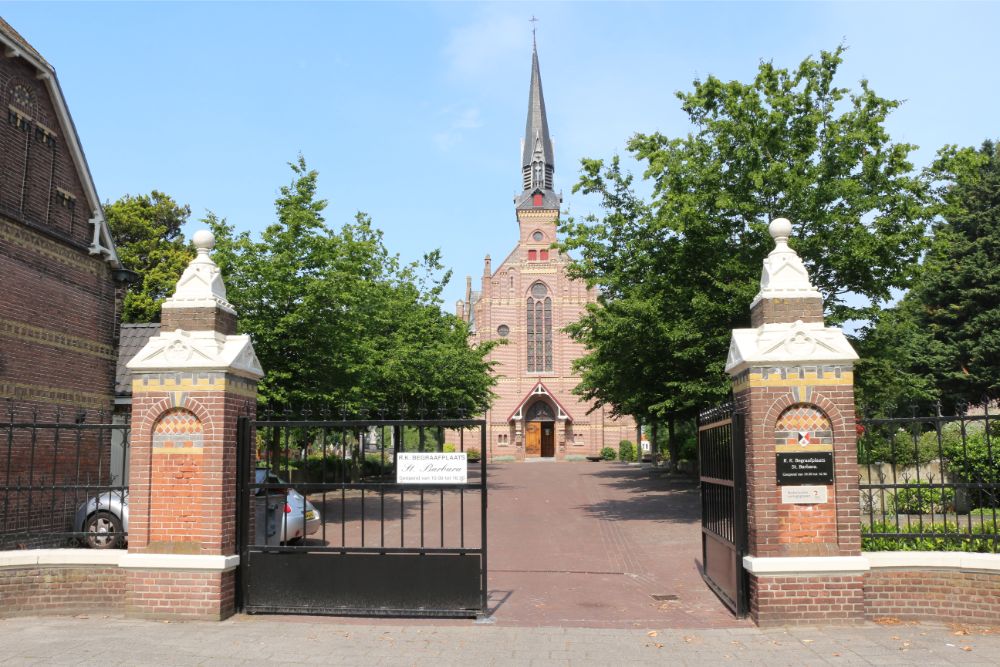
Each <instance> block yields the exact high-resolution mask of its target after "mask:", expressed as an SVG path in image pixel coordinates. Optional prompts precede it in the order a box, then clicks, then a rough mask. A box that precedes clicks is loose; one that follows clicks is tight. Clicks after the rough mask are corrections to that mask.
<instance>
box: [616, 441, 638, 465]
mask: <svg viewBox="0 0 1000 667" xmlns="http://www.w3.org/2000/svg"><path fill="white" fill-rule="evenodd" d="M618 458H619V459H621V460H622V461H635V460H636V455H635V445H633V444H632V441H631V440H622V441H621V442H619V443H618Z"/></svg>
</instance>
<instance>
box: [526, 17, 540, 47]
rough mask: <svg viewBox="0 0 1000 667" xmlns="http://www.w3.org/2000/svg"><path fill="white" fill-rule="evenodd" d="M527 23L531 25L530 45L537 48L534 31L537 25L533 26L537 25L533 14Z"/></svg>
mask: <svg viewBox="0 0 1000 667" xmlns="http://www.w3.org/2000/svg"><path fill="white" fill-rule="evenodd" d="M528 23H530V24H531V45H532V46H533V47H535V48H537V47H538V44H537V43H536V42H535V29H536V28H537V27H538V26H537V25H535V24H536V23H538V19H536V18H535V15H534V14H532V15H531V18H530V19H528Z"/></svg>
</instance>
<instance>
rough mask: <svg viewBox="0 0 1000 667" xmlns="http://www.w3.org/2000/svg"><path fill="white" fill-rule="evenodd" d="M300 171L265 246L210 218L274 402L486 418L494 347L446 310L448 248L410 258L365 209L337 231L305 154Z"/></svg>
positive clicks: (268, 398) (282, 197)
mask: <svg viewBox="0 0 1000 667" xmlns="http://www.w3.org/2000/svg"><path fill="white" fill-rule="evenodd" d="M290 166H291V168H292V171H293V175H294V178H293V181H292V183H291V184H290V185H288V186H285V187H282V188H281V190H280V192H279V195H278V198H277V200H276V201H275V210H276V214H277V221H276V222H275V223H273V224H271V225H270V226H268V227H267V228H266V229H265V230H264V232H263V233H262V234H261V238H260V240H259V241H255V240H253V239H251V237H250V235H249V234H248V233H247V232H243V233H240V234H236V233H235V232H234V230H233V227H232V226H231V225H229V224H228V223H227V222H226V221H225V220H221V219H219V218H217V217H216V216H214V215H210V216H209V217H208V219H207V220H206V222H207V223H208V224H209V226H210V227H211V228H212V230H213V232H214V233H215V236H216V251H215V253H214V255H213V256H214V258H215V260H216V262H217V263H218V264H219V266H220V268H221V269H222V271H223V275H225V276H226V285H227V291H228V297H229V300H230V301H231V302H232V303H233V304H234V305H235V307H236V309H237V311H238V312H239V314H240V320H239V325H240V330H241V331H242V332H244V333H249V334H250V335H251V336H252V337H253V341H254V349H255V350H256V352H257V356H258V358H259V359H260V362H261V364H262V366H263V368H264V370H265V371H266V373H267V375H266V376H265V378H264V380H263V382H262V384H261V398H262V400H263V402H265V403H272V404H283V403H289V402H310V401H322V402H328V403H333V404H334V405H335V406H337V407H338V408H340V407H342V408H343V409H345V410H347V411H348V412H349V413H350V414H356V413H357V411H359V410H362V409H366V410H379V409H383V408H384V409H385V410H388V411H392V412H394V413H396V412H398V411H399V410H400V409H401V406H402V405H403V404H406V405H407V406H408V408H409V410H410V412H411V413H412V412H413V411H414V410H416V409H417V408H418V406H421V405H422V406H424V408H425V409H426V410H427V414H428V415H429V414H431V413H432V411H434V410H436V409H437V408H438V407H439V406H447V407H448V408H449V409H452V410H454V409H464V410H465V411H466V412H467V413H468V414H470V415H471V414H476V413H480V412H483V411H485V410H486V408H487V406H488V405H489V403H490V400H491V397H492V392H491V387H492V385H493V383H494V380H493V378H492V376H491V374H490V372H489V370H490V365H489V362H487V361H486V355H487V354H488V352H489V350H490V349H491V347H490V346H489V345H481V346H479V347H475V348H474V347H470V346H469V345H468V344H467V336H468V330H467V326H466V324H465V323H463V322H462V321H461V320H459V319H458V318H456V317H453V316H451V315H447V314H445V313H443V312H442V311H441V309H440V293H441V290H442V288H443V287H444V285H445V284H446V282H447V280H448V278H449V277H450V272H447V273H444V274H443V275H441V274H442V267H441V264H440V256H439V253H438V252H437V251H434V252H431V253H428V254H427V255H425V256H424V258H423V260H422V261H420V262H414V263H411V264H403V263H401V262H400V260H399V257H398V256H397V255H393V254H390V253H389V251H388V250H387V249H386V247H385V244H384V243H383V238H382V233H381V232H380V231H379V230H377V229H375V228H374V227H373V226H372V223H371V220H370V219H369V218H368V216H366V215H364V214H363V213H359V214H358V215H357V217H356V219H355V220H354V222H353V223H348V224H345V225H343V226H342V227H341V228H340V229H331V228H329V227H327V225H326V223H325V221H324V219H323V216H322V212H323V210H324V208H325V207H326V202H325V201H324V200H321V199H317V197H316V188H317V179H318V173H317V172H316V171H314V170H310V169H308V167H307V166H306V163H305V160H304V159H303V158H301V157H300V158H299V159H298V161H297V162H295V163H293V164H291V165H290Z"/></svg>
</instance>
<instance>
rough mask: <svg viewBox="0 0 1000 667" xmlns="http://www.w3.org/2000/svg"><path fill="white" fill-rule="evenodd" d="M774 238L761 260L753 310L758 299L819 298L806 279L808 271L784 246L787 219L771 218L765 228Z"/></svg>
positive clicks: (789, 226) (789, 231) (789, 232)
mask: <svg viewBox="0 0 1000 667" xmlns="http://www.w3.org/2000/svg"><path fill="white" fill-rule="evenodd" d="M768 231H769V232H770V233H771V237H772V238H773V239H774V250H772V251H771V252H770V253H769V254H768V255H767V257H766V258H765V259H764V269H763V270H762V271H761V274H760V291H759V292H757V296H755V297H754V300H753V303H751V304H750V307H751V308H753V307H754V306H755V305H757V302H758V301H760V300H761V299H821V298H823V295H821V294H820V293H819V290H817V289H816V288H815V287H814V286H813V284H812V282H810V280H809V272H808V271H806V266H805V264H803V263H802V258H800V257H799V255H798V253H796V252H795V251H794V250H792V249H791V248H790V247H789V245H788V237H789V236H791V235H792V223H791V222H790V221H789V220H788V219H787V218H775V219H774V220H772V221H771V224H770V225H769V226H768Z"/></svg>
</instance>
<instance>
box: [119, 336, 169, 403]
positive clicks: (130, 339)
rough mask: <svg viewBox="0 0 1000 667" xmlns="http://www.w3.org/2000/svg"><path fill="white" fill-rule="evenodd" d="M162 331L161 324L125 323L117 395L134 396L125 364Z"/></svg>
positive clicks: (120, 345) (120, 340)
mask: <svg viewBox="0 0 1000 667" xmlns="http://www.w3.org/2000/svg"><path fill="white" fill-rule="evenodd" d="M158 333H160V325H159V324H123V325H122V329H121V334H120V335H119V337H118V363H117V365H116V366H115V397H117V398H131V397H132V379H131V377H130V376H131V374H130V373H129V371H128V369H127V368H125V364H127V363H128V362H130V361H132V357H134V356H135V355H136V354H137V353H138V352H139V350H141V349H142V348H143V347H144V346H145V345H146V342H147V341H148V340H149V339H150V338H152V337H153V336H155V335H156V334H158Z"/></svg>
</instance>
